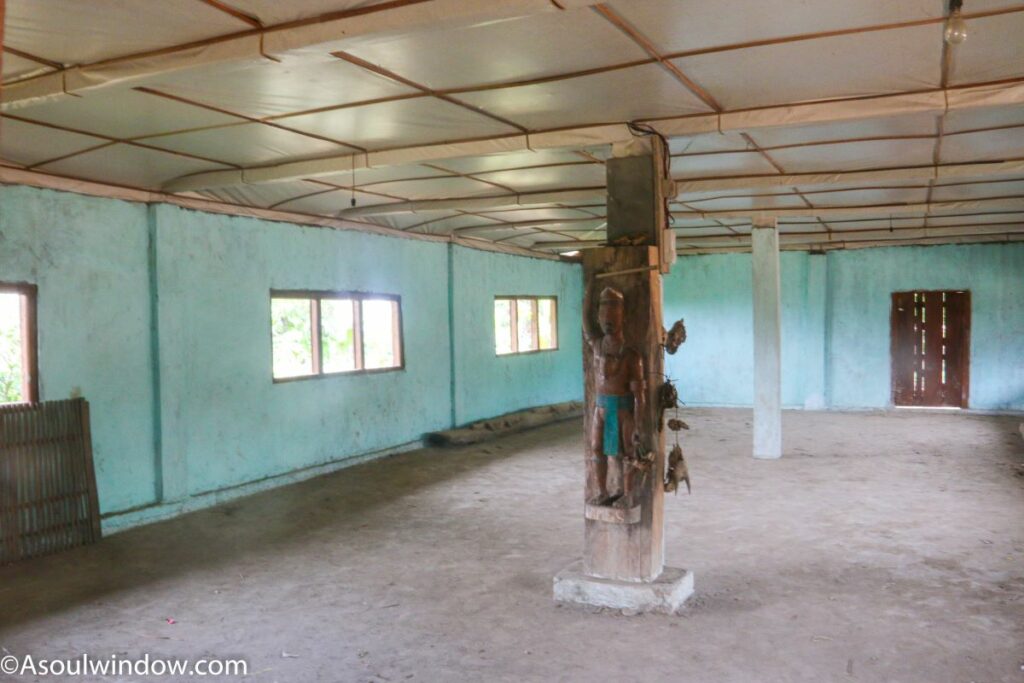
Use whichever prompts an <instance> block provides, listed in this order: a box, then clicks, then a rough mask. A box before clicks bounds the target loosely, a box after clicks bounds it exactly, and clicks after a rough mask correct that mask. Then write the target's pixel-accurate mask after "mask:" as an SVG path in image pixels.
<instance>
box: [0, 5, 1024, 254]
mask: <svg viewBox="0 0 1024 683" xmlns="http://www.w3.org/2000/svg"><path fill="white" fill-rule="evenodd" d="M945 4H946V3H945V2H944V0H900V2H893V1H892V0H860V1H858V2H850V1H849V0H764V1H763V2H757V3H751V2H749V1H748V0H717V1H716V2H703V3H699V2H691V1H689V0H614V1H613V2H611V3H609V4H606V5H597V6H592V5H593V3H591V2H588V1H587V0H564V1H563V2H561V3H554V4H553V3H550V2H547V1H546V0H543V1H542V0H501V1H499V0H475V1H474V2H473V3H459V2H455V1H454V0H431V1H430V2H421V3H412V4H409V5H405V4H403V3H383V2H382V1H381V0H291V1H289V2H277V1H272V0H223V1H221V2H205V1H203V0H164V1H163V2H159V3H156V2H148V1H147V0H90V1H89V2H88V3H84V2H81V1H80V0H46V2H40V1H39V0H7V14H6V26H5V32H4V34H3V36H4V37H3V40H4V42H3V47H4V52H3V70H2V71H3V83H4V89H3V91H2V93H0V95H2V99H3V102H4V105H3V116H2V118H0V163H3V164H4V165H7V166H16V167H22V168H27V169H30V170H33V171H38V172H40V173H45V174H51V175H58V176H67V177H70V178H77V179H87V180H94V181H98V182H104V183H110V184H115V185H123V186H128V187H137V188H141V189H148V190H165V191H175V190H178V191H185V190H189V191H193V192H198V193H199V194H200V195H202V196H205V197H209V198H210V199H214V200H217V201H220V202H225V203H229V204H238V205H242V206H248V207H256V208H259V209H275V210H279V211H290V212H293V213H307V214H313V215H317V216H332V217H333V216H339V215H340V216H342V217H346V218H350V219H351V220H353V221H363V222H367V223H375V224H378V225H383V226H388V227H393V228H398V229H402V230H409V231H412V232H423V233H430V234H452V233H454V234H462V235H470V234H471V235H473V236H474V237H478V238H485V239H492V240H496V241H501V242H505V243H508V244H515V245H519V246H525V247H533V246H535V245H536V246H537V248H540V249H544V248H545V247H544V246H543V245H542V243H543V242H546V241H555V242H557V243H559V244H560V245H561V244H565V243H567V242H570V241H572V240H580V241H581V242H582V243H584V246H585V243H588V242H594V241H597V240H599V239H600V236H601V234H602V231H603V227H604V223H603V218H602V217H603V215H604V206H603V186H604V183H605V175H604V174H605V171H604V166H603V163H602V160H603V159H605V158H607V157H608V155H609V143H610V142H611V141H613V140H619V139H624V138H625V137H628V132H627V131H626V128H625V127H624V126H623V125H622V124H625V123H627V122H630V121H648V122H650V123H652V124H653V125H654V126H656V127H658V128H659V129H661V130H665V131H669V132H670V134H671V137H670V140H669V144H670V150H671V154H672V158H671V169H672V174H673V176H674V177H675V178H677V179H679V180H680V181H686V182H687V183H691V182H693V181H700V183H698V184H699V185H700V189H699V190H689V189H685V188H686V187H687V186H685V185H684V186H683V187H684V190H683V191H682V193H681V194H680V196H679V197H678V201H676V202H674V203H673V205H672V209H673V211H674V212H675V214H676V215H675V224H674V226H675V229H676V230H677V232H678V233H679V235H680V244H681V246H682V247H683V248H684V249H693V250H695V249H714V248H719V247H726V248H735V247H737V246H742V244H741V242H742V241H743V240H746V239H748V238H747V234H748V232H749V231H748V224H749V216H748V215H747V214H745V213H744V212H754V211H768V212H773V211H775V212H778V213H779V215H780V216H782V230H783V232H784V233H786V234H789V235H790V238H788V242H787V243H788V244H795V243H796V242H794V241H793V240H800V239H805V238H804V237H803V236H804V235H806V236H807V237H806V241H807V242H808V243H811V242H828V241H830V240H831V239H832V238H833V235H835V234H842V240H843V241H844V242H847V243H848V242H849V241H850V240H857V239H862V238H863V239H871V240H876V241H884V240H885V239H896V238H899V237H903V236H909V237H912V238H913V237H930V236H931V234H930V233H928V231H929V230H931V229H933V228H935V229H937V228H941V229H942V230H943V231H945V232H943V233H942V234H943V235H947V236H950V237H951V239H952V238H956V239H959V238H961V237H963V236H965V235H969V234H971V233H972V231H974V232H977V233H981V232H985V234H986V235H989V236H990V235H991V233H992V230H993V226H1000V227H999V229H1002V228H1003V227H1005V234H1006V236H1007V239H1009V238H1011V237H1013V236H1015V235H1017V234H1018V233H1020V234H1024V222H1022V221H1021V220H1020V219H1021V217H1022V214H1021V213H1020V211H1019V210H1017V211H1015V210H1014V209H1015V208H1016V209H1019V202H1020V200H1021V198H1022V197H1024V47H1022V46H1024V41H1022V40H1021V37H1022V36H1024V0H966V2H965V6H964V12H965V16H966V17H967V22H968V31H969V37H968V40H967V41H966V42H965V43H964V44H962V45H959V46H956V47H952V48H949V53H950V58H949V60H948V62H947V63H946V65H945V68H944V61H943V51H944V45H943V42H942V29H943V23H942V22H943V19H944V13H945ZM556 5H562V6H564V7H565V9H564V10H562V9H559V8H558V7H557V6H556ZM97 63H100V64H97ZM887 98H888V99H887ZM893 98H895V99H893ZM802 103H803V104H802ZM808 103H810V104H808ZM822 103H823V104H822ZM797 105H801V106H802V107H803V108H801V106H797ZM807 107H811V108H812V109H808V108H807ZM947 109H948V110H947ZM719 114H723V116H721V117H719V116H718V115H719ZM1003 162H1008V163H1003ZM1017 162H1020V163H1017ZM958 164H959V165H963V164H969V165H970V166H967V167H960V166H956V165H958ZM353 166H356V167H357V168H356V170H355V171H354V172H353V171H351V170H349V169H351V168H352V167H353ZM800 174H810V175H800ZM850 174H853V175H850ZM783 175H785V176H786V180H785V182H777V181H776V180H773V177H774V178H780V177H781V176H783ZM794 175H795V176H796V177H790V176H794ZM352 188H355V189H354V190H353V189H352ZM353 197H354V198H355V200H356V201H355V204H356V209H355V210H353V208H352V199H353ZM438 202H442V203H440V204H438ZM940 202H942V203H943V204H939V203H940ZM957 202H959V203H960V204H956V203H957ZM1014 202H1017V204H1014ZM930 203H931V204H930ZM951 203H952V204H951ZM538 221H539V222H540V223H539V224H531V222H533V223H536V222H538ZM890 231H891V232H890ZM951 231H952V232H951ZM957 231H959V232H957ZM880 232H881V233H884V234H882V235H880V234H879V233H880ZM886 234H888V235H891V237H885V235H886ZM737 240H739V241H740V242H737Z"/></svg>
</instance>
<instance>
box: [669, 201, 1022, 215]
mask: <svg viewBox="0 0 1024 683" xmlns="http://www.w3.org/2000/svg"><path fill="white" fill-rule="evenodd" d="M971 209H988V210H1006V209H1009V210H1021V211H1024V197H991V198H987V199H967V200H962V201H951V202H931V203H930V204H878V205H874V206H829V207H812V206H807V207H800V208H795V209H749V210H742V211H691V212H687V211H674V212H672V215H673V216H674V217H676V218H683V219H692V218H751V219H753V218H756V217H758V216H775V217H809V218H814V217H817V218H842V217H847V216H875V217H886V216H901V215H907V214H934V213H937V212H940V211H967V210H971Z"/></svg>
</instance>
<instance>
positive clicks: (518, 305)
mask: <svg viewBox="0 0 1024 683" xmlns="http://www.w3.org/2000/svg"><path fill="white" fill-rule="evenodd" d="M557 348H558V299H556V298H555V297H553V296H497V297H494V352H495V353H496V354H498V355H499V356H504V355H507V354H510V353H531V352H534V351H550V350H553V349H557Z"/></svg>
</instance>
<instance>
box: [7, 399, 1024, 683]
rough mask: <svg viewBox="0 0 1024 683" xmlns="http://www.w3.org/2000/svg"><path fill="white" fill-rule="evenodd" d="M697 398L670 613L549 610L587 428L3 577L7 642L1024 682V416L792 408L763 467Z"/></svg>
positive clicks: (193, 523)
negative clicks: (692, 576) (691, 584)
mask: <svg viewBox="0 0 1024 683" xmlns="http://www.w3.org/2000/svg"><path fill="white" fill-rule="evenodd" d="M685 415H686V419H687V420H688V421H689V423H690V424H691V426H692V427H693V430H692V431H691V432H689V433H688V435H687V443H688V457H689V462H690V472H691V475H692V477H693V482H694V493H693V495H692V496H686V495H685V494H684V495H680V496H678V497H671V496H670V497H669V498H668V499H667V514H666V517H667V520H668V522H667V533H666V536H667V539H668V541H667V545H668V560H669V563H670V564H672V565H675V566H682V567H688V568H691V569H693V570H694V571H695V572H696V577H697V593H696V595H695V596H694V598H692V599H691V602H690V603H688V606H687V607H686V608H685V610H684V612H683V613H682V614H681V615H679V616H674V617H668V616H654V615H647V616H635V617H628V616H622V615H619V614H611V613H597V612H593V613H592V612H587V611H583V610H577V609H571V608H561V607H556V606H555V605H554V604H552V601H551V577H552V575H553V574H554V573H555V572H557V571H558V570H559V569H561V568H562V567H563V566H564V565H566V564H568V563H569V562H570V561H571V560H573V559H574V558H576V557H577V555H578V553H579V550H580V543H581V536H582V520H581V510H580V507H581V481H580V477H581V473H580V472H581V466H582V439H581V436H580V431H581V429H580V426H579V423H578V421H573V422H569V423H563V424H561V425H555V426H550V427H546V428H542V429H540V430H537V431H533V432H529V433H525V434H520V435H517V436H513V437H509V438H506V439H504V440H502V441H499V442H492V443H491V444H486V445H484V446H480V447H469V448H463V449H458V450H447V451H436V450H425V451H417V452H413V453H408V454H404V455H401V456H397V457H394V458H390V459H388V460H384V461H378V462H375V463H369V464H367V465H362V466H359V467H355V468H351V469H348V470H344V471H341V472H338V473H335V474H332V475H328V476H325V477H321V478H319V479H316V480H311V481H308V482H305V483H302V484H297V485H294V486H291V487H288V488H285V489H278V490H276V491H270V492H267V493H263V494H259V495H256V496H252V497H250V498H246V499H244V500H241V501H238V502H236V503H233V504H229V505H225V506H221V507H218V508H214V509H210V510H206V511H203V512H199V513H195V514H192V515H188V516H186V517H182V518H179V519H176V520H172V521H169V522H164V523H161V524H155V525H151V526H148V527H144V528H140V529H135V530H132V531H128V532H125V533H122V534H119V535H116V536H113V537H110V538H108V539H106V540H104V541H103V542H102V543H100V544H99V545H96V546H92V547H89V548H81V549H78V550H75V551H72V552H69V553H65V554H62V555H57V556H53V557H48V558H42V559H39V560H35V561H30V562H26V563H22V564H20V565H15V566H11V567H7V568H3V569H0V646H3V648H6V650H7V651H9V652H10V653H14V654H25V653H32V654H34V655H35V656H36V657H49V658H53V657H59V656H61V657H70V656H75V655H77V654H79V653H82V652H89V653H91V654H93V655H94V656H97V657H107V656H109V655H110V654H111V653H117V654H118V656H119V657H122V658H131V657H138V656H141V655H142V654H143V653H149V654H150V655H151V656H152V657H157V656H160V657H191V658H197V657H201V656H206V657H222V658H227V657H241V658H244V659H246V660H247V661H248V664H249V671H250V676H249V678H248V679H247V680H254V681H281V682H282V683H284V682H293V681H315V680H323V681H406V680H415V681H430V682H435V681H515V682H516V683H519V682H522V681H599V680H608V681H620V682H626V681H635V680H644V681H669V680H671V681H698V682H701V683H709V682H721V681H771V682H773V683H774V682H780V681H801V682H804V681H814V682H821V681H886V682H896V681H920V682H922V683H942V682H945V681H961V682H963V683H969V682H971V681H974V682H975V683H993V682H995V681H1014V682H1020V681H1024V671H1022V665H1024V478H1021V477H1019V476H1017V475H1016V471H1017V465H1018V464H1020V463H1021V462H1022V461H1024V448H1022V441H1021V437H1020V435H1019V434H1018V433H1017V423H1018V421H1019V420H1017V419H1013V418H1008V417H992V416H976V415H955V414H922V413H897V414H878V413H860V414H837V413H829V414H826V413H802V412H794V413H787V414H786V415H785V418H784V429H785V449H784V450H785V455H784V457H783V459H782V460H779V461H771V462H766V461H755V460H753V459H751V458H750V457H749V451H750V446H749V444H750V413H749V411H743V410H700V411H686V413H685ZM169 617H170V618H173V619H174V620H176V623H174V624H168V623H167V621H166V619H167V618H169ZM0 654H3V653H2V651H0ZM46 680H52V679H46ZM78 680H82V679H78ZM164 680H166V679H164Z"/></svg>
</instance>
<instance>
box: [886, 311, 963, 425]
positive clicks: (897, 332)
mask: <svg viewBox="0 0 1024 683" xmlns="http://www.w3.org/2000/svg"><path fill="white" fill-rule="evenodd" d="M970 329H971V293H970V292H964V291H917V292H894V293H893V295H892V400H893V404H895V405H897V406H954V407H958V408H966V407H967V390H968V374H969V365H968V362H969V361H968V353H969V340H970Z"/></svg>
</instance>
